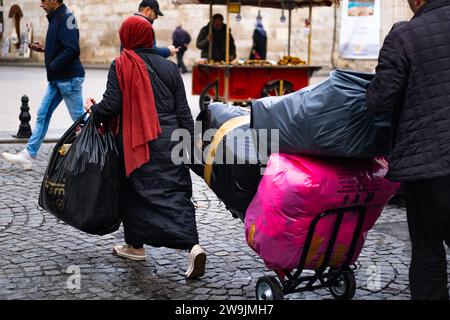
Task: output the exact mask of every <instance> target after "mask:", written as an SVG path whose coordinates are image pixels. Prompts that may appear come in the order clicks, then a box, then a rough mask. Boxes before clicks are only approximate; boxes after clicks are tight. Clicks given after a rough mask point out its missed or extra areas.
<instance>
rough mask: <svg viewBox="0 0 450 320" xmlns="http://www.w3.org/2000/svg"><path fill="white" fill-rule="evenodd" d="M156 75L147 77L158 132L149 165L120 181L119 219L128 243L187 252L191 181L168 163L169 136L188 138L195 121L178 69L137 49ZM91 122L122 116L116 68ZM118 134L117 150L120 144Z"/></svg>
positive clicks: (191, 232)
mask: <svg viewBox="0 0 450 320" xmlns="http://www.w3.org/2000/svg"><path fill="white" fill-rule="evenodd" d="M136 52H137V53H138V55H139V56H140V57H141V58H142V59H143V60H144V61H145V62H146V63H147V64H148V65H150V66H151V67H152V68H153V69H154V71H155V72H156V74H157V76H155V75H153V74H150V73H149V75H150V79H151V83H152V88H153V93H154V96H155V103H156V110H157V112H158V117H159V121H160V124H161V129H162V133H161V134H160V136H159V137H158V139H157V140H154V141H151V142H150V143H149V146H150V161H149V162H148V163H147V164H144V165H143V166H142V167H140V168H139V169H136V170H135V171H133V172H132V173H131V175H130V177H129V178H124V181H123V191H122V195H121V196H122V198H121V201H120V202H121V214H122V221H123V225H124V231H125V241H126V242H127V243H136V244H139V243H144V244H149V245H152V246H155V247H159V246H164V247H169V248H175V249H190V248H191V247H192V245H194V244H196V243H198V234H197V228H196V221H195V210H194V206H193V204H192V202H191V196H192V182H191V177H190V173H189V169H188V168H186V167H185V166H183V165H175V164H173V163H172V160H171V152H172V149H173V148H174V147H175V145H177V142H175V141H171V135H172V132H173V131H174V130H175V129H178V128H184V129H186V130H188V131H189V132H190V134H191V136H192V137H193V135H194V121H193V118H192V115H191V111H190V108H189V105H188V103H187V100H186V93H185V90H184V85H183V80H182V79H181V76H180V73H179V72H178V68H177V66H176V65H175V64H174V63H173V62H171V61H169V60H166V59H164V58H163V57H161V56H160V55H158V54H157V52H156V51H155V50H153V49H139V50H136ZM160 81H162V82H163V83H164V84H165V85H162V84H161V82H160ZM92 110H93V117H94V119H97V121H99V120H102V121H104V120H106V119H108V118H110V117H113V116H117V115H120V114H121V112H122V92H121V90H120V86H119V83H118V80H117V75H116V68H115V63H114V62H113V63H112V64H111V68H110V70H109V74H108V83H107V87H106V92H105V93H104V95H103V100H102V101H101V102H100V103H99V104H97V105H94V106H93V107H92ZM120 137H121V134H119V143H118V146H119V150H120V153H121V155H122V156H123V144H122V140H121V138H120Z"/></svg>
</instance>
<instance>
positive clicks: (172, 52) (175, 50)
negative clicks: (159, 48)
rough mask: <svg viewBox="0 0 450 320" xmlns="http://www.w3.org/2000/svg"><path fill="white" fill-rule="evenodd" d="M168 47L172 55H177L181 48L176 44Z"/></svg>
mask: <svg viewBox="0 0 450 320" xmlns="http://www.w3.org/2000/svg"><path fill="white" fill-rule="evenodd" d="M167 48H169V51H170V55H171V56H173V55H175V54H176V53H177V52H178V50H180V48H175V46H168V47H167Z"/></svg>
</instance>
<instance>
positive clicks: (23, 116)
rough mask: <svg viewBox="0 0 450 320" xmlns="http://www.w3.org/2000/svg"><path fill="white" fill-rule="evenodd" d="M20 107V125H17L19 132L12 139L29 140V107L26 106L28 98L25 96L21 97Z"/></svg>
mask: <svg viewBox="0 0 450 320" xmlns="http://www.w3.org/2000/svg"><path fill="white" fill-rule="evenodd" d="M21 100H22V106H21V107H20V115H19V120H20V125H19V131H18V132H17V134H16V135H15V136H13V137H14V138H29V137H31V127H30V120H31V116H30V112H29V111H30V107H29V106H28V101H29V99H28V97H27V96H26V95H24V96H22V99H21Z"/></svg>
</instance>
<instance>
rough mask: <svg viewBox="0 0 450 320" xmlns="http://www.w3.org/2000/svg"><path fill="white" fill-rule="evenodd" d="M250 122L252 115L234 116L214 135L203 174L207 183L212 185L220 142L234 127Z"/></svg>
mask: <svg viewBox="0 0 450 320" xmlns="http://www.w3.org/2000/svg"><path fill="white" fill-rule="evenodd" d="M248 123H250V115H247V116H240V117H236V118H232V119H230V120H228V121H227V122H225V123H224V124H223V125H222V126H221V127H220V128H219V129H218V130H217V132H216V134H215V135H214V137H213V139H212V141H211V143H210V144H209V146H208V153H207V155H206V160H205V169H204V171H203V176H204V178H205V182H206V184H207V185H208V186H209V187H211V174H212V165H213V163H214V159H215V158H216V152H217V148H218V147H219V145H220V143H221V142H222V141H223V138H224V137H225V136H226V135H227V134H228V133H229V132H230V131H231V130H233V129H235V128H237V127H240V126H242V125H244V124H248Z"/></svg>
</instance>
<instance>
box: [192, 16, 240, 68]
mask: <svg viewBox="0 0 450 320" xmlns="http://www.w3.org/2000/svg"><path fill="white" fill-rule="evenodd" d="M226 30H227V26H226V24H224V23H223V16H222V15H221V14H220V13H216V14H215V15H214V16H213V21H212V35H210V34H209V23H208V24H207V25H206V26H204V27H203V28H202V29H201V30H200V33H199V34H198V37H197V48H199V49H201V50H202V53H201V57H202V58H209V56H208V52H209V42H210V41H212V56H211V58H212V60H214V61H218V62H219V61H225V51H226V33H227V32H226ZM229 50H230V61H231V60H234V59H235V58H236V46H235V45H234V39H233V36H232V35H231V31H230V43H229Z"/></svg>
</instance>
